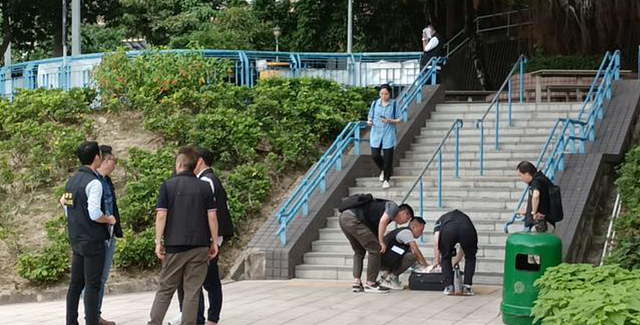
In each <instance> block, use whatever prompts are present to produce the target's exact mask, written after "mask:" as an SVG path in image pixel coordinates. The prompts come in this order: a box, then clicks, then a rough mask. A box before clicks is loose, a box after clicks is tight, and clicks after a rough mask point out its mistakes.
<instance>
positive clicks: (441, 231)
mask: <svg viewBox="0 0 640 325" xmlns="http://www.w3.org/2000/svg"><path fill="white" fill-rule="evenodd" d="M433 233H434V245H433V250H434V255H433V256H434V258H435V260H434V265H442V274H443V276H444V285H445V289H444V294H446V295H452V294H454V290H453V265H452V262H451V258H452V257H453V254H454V252H455V249H456V248H455V247H456V244H458V243H460V246H461V247H462V251H461V252H460V253H461V255H460V256H458V257H457V260H458V261H459V260H460V259H462V257H463V256H464V257H465V263H464V285H463V286H462V294H463V295H465V296H473V295H475V293H474V292H473V289H471V285H472V284H473V274H474V273H475V270H476V253H477V252H478V233H477V232H476V228H475V227H474V226H473V222H471V219H469V216H467V215H466V214H464V213H463V212H462V211H459V210H453V211H451V212H447V213H445V214H443V215H442V216H440V218H439V219H438V221H436V224H435V226H434V227H433Z"/></svg>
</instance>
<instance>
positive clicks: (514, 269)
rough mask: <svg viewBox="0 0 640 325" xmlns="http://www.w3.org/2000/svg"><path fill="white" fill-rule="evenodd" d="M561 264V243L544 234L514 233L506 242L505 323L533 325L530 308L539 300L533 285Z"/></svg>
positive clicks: (503, 317) (501, 306) (503, 302)
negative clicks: (550, 268)
mask: <svg viewBox="0 0 640 325" xmlns="http://www.w3.org/2000/svg"><path fill="white" fill-rule="evenodd" d="M560 263H562V241H560V238H558V236H556V235H553V234H544V233H515V234H512V235H510V236H509V238H508V239H507V246H506V251H505V259H504V281H503V289H502V304H501V305H500V311H501V312H502V321H503V322H504V323H505V324H508V325H531V324H532V322H533V317H531V316H530V315H531V308H533V303H534V301H535V300H536V299H537V298H538V291H539V290H538V289H537V288H535V287H534V286H533V283H534V282H535V281H536V280H537V279H539V278H541V277H542V275H544V272H545V270H546V269H547V268H549V267H552V266H556V265H559V264H560Z"/></svg>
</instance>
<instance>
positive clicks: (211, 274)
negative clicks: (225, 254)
mask: <svg viewBox="0 0 640 325" xmlns="http://www.w3.org/2000/svg"><path fill="white" fill-rule="evenodd" d="M202 287H203V288H204V289H205V290H207V295H208V296H209V310H208V311H207V319H206V320H209V321H211V322H214V323H217V322H218V321H219V320H220V311H221V310H222V283H221V282H220V271H219V269H218V256H216V258H215V259H213V260H212V261H211V262H209V269H208V270H207V277H206V278H205V280H204V284H203V285H202ZM183 299H184V291H183V290H182V286H180V287H178V302H179V303H180V310H182V301H183ZM206 320H205V318H204V294H203V293H202V291H200V301H199V302H198V318H197V320H196V323H197V324H204V323H205V322H206Z"/></svg>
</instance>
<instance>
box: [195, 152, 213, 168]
mask: <svg viewBox="0 0 640 325" xmlns="http://www.w3.org/2000/svg"><path fill="white" fill-rule="evenodd" d="M196 150H197V151H198V158H202V160H203V161H204V164H205V165H207V167H211V165H213V152H211V150H209V149H207V148H198V149H196Z"/></svg>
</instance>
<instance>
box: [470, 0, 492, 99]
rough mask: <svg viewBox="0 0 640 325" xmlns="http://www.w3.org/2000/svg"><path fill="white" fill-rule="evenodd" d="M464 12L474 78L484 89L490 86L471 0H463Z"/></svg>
mask: <svg viewBox="0 0 640 325" xmlns="http://www.w3.org/2000/svg"><path fill="white" fill-rule="evenodd" d="M464 9H465V10H464V13H465V26H464V29H465V34H466V36H467V38H468V39H469V52H470V53H471V60H472V62H473V67H474V69H475V71H476V78H477V79H478V82H479V83H480V87H482V89H484V90H488V89H490V88H491V86H490V85H489V81H488V78H487V70H486V69H485V65H484V55H483V54H482V44H481V41H480V38H479V37H478V34H477V33H476V26H475V20H476V11H475V9H474V1H473V0H465V3H464Z"/></svg>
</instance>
